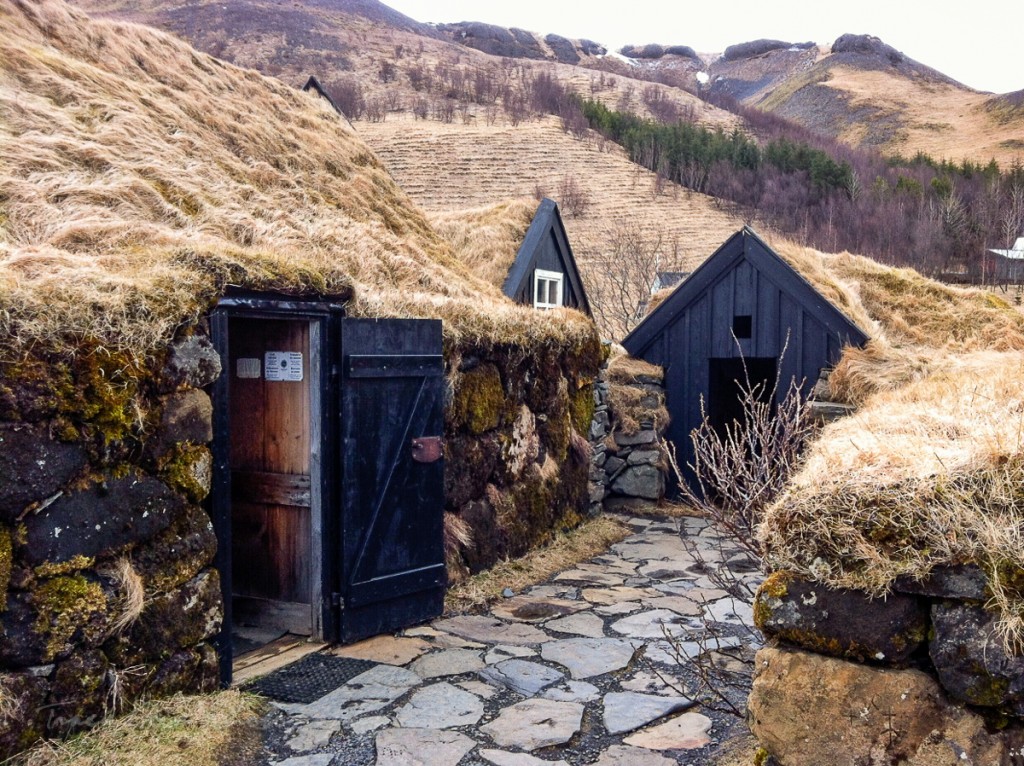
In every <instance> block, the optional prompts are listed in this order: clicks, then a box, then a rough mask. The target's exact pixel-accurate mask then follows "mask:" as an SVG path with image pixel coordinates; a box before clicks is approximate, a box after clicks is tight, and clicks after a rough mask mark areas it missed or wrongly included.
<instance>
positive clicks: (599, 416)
mask: <svg viewBox="0 0 1024 766" xmlns="http://www.w3.org/2000/svg"><path fill="white" fill-rule="evenodd" d="M613 387H616V388H618V389H619V391H620V392H623V389H632V390H631V391H625V392H623V393H625V394H626V395H625V396H619V397H616V396H614V392H613ZM616 401H620V402H621V401H628V402H630V405H631V406H630V409H631V412H630V413H629V416H628V417H624V413H617V412H616V410H615V403H616ZM594 402H595V407H594V418H593V421H592V422H591V424H590V431H589V437H590V446H591V452H592V455H591V468H590V510H591V513H596V512H597V511H599V510H600V509H601V508H602V507H604V506H605V505H606V504H608V505H610V506H616V507H628V505H629V504H631V503H634V502H647V501H653V502H657V501H659V500H661V499H662V498H664V497H665V486H666V481H667V480H668V475H669V463H668V459H667V456H666V454H665V446H664V443H663V441H662V438H661V437H662V435H663V434H664V430H665V427H666V426H667V425H668V422H667V420H665V418H664V416H663V414H662V413H663V412H664V405H665V388H664V378H663V377H662V376H661V375H659V374H656V373H655V371H654V369H653V368H652V371H651V374H640V375H637V376H636V377H635V378H633V379H631V380H628V381H623V380H621V379H620V380H616V381H615V382H612V381H610V380H609V372H608V367H607V365H606V366H605V367H603V368H602V369H601V372H600V374H599V375H598V381H597V384H596V385H595V387H594ZM633 424H635V425H633Z"/></svg>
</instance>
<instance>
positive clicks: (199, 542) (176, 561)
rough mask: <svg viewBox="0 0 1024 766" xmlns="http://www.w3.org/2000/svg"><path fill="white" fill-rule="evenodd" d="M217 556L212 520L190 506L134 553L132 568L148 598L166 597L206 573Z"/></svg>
mask: <svg viewBox="0 0 1024 766" xmlns="http://www.w3.org/2000/svg"><path fill="white" fill-rule="evenodd" d="M216 552H217V536H216V535H215V534H214V531H213V524H212V523H211V522H210V517H209V516H207V515H206V511H204V510H203V509H202V508H200V507H199V506H197V505H190V506H188V507H186V509H185V512H184V513H182V514H181V515H180V516H178V518H177V519H175V521H174V523H173V524H171V526H169V527H168V528H167V529H165V530H164V531H163V532H161V533H160V534H158V535H157V536H156V537H154V538H153V539H152V540H150V541H149V542H147V543H146V544H144V545H141V546H139V547H137V548H136V549H135V550H134V551H132V566H133V567H134V568H135V571H136V572H137V573H138V574H139V576H140V577H142V582H143V585H144V586H145V588H146V592H147V593H148V594H155V593H167V592H169V591H172V590H174V589H175V588H178V587H180V586H181V585H183V584H184V583H186V582H188V581H189V580H191V579H192V578H193V577H195V576H196V575H197V574H199V573H200V572H201V571H202V570H203V569H205V568H206V567H207V566H208V565H209V564H210V562H212V561H213V556H214V554H215V553H216Z"/></svg>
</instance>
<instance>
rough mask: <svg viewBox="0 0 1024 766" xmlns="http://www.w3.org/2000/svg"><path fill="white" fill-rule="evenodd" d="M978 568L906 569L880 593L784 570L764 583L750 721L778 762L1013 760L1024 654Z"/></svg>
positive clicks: (936, 765)
mask: <svg viewBox="0 0 1024 766" xmlns="http://www.w3.org/2000/svg"><path fill="white" fill-rule="evenodd" d="M991 595H992V594H991V592H990V589H989V584H988V578H987V577H986V575H985V573H984V572H983V571H982V570H981V569H980V568H979V567H976V566H974V565H962V566H954V567H941V568H936V569H935V570H933V572H932V573H931V575H930V576H929V577H928V578H927V579H926V580H923V581H916V580H912V579H910V578H903V579H899V580H897V581H896V583H895V584H894V587H893V592H892V593H891V594H889V595H888V596H887V597H885V598H876V599H872V598H869V597H868V596H867V594H865V593H862V592H859V591H855V590H841V589H831V588H826V587H825V586H822V585H820V584H818V583H815V582H810V581H808V580H804V579H801V578H799V577H796V576H794V575H791V574H789V573H787V572H776V573H774V574H773V575H771V576H770V577H769V578H768V579H767V580H766V581H765V583H764V585H763V586H762V587H761V589H760V591H759V593H758V596H757V600H756V603H755V607H754V617H755V622H756V624H757V626H758V627H759V628H760V629H761V630H762V631H763V632H764V633H765V635H766V636H767V637H769V638H770V639H773V642H774V644H775V645H774V646H772V647H769V648H766V649H763V650H762V651H761V652H759V653H758V656H757V670H756V675H755V679H754V685H753V690H752V692H751V696H750V702H749V712H750V723H751V728H752V730H753V731H754V734H755V735H756V736H757V737H758V739H759V740H760V742H761V744H762V746H763V747H764V749H765V751H766V753H768V754H770V755H771V757H772V758H773V759H774V760H772V761H770V762H771V763H775V764H777V766H797V765H799V764H807V763H826V762H827V763H834V764H837V766H843V765H845V764H848V765H849V766H854V764H862V763H880V764H882V763H885V764H887V763H896V762H899V763H901V764H907V766H926V765H927V766H952V765H953V764H963V763H975V764H1014V763H1019V762H1020V758H1021V754H1022V753H1024V750H1022V747H1024V726H1022V723H1021V719H1022V718H1024V658H1022V657H1021V656H1019V654H1017V653H1016V652H1014V651H1008V650H1007V647H1006V645H1005V643H1004V641H1003V638H1002V636H1001V635H1000V633H999V632H998V630H997V621H998V619H999V615H998V614H997V613H995V612H993V611H991V610H989V609H986V608H985V604H986V602H988V600H989V599H990V597H991Z"/></svg>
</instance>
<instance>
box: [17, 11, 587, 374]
mask: <svg viewBox="0 0 1024 766" xmlns="http://www.w3.org/2000/svg"><path fill="white" fill-rule="evenodd" d="M0 116H2V119H0V338H2V342H0V347H2V354H3V355H8V356H9V355H16V354H20V353H22V352H23V351H24V350H26V349H34V350H37V351H38V350H39V349H40V348H42V349H46V348H52V347H60V346H61V344H62V343H63V344H64V345H65V346H66V347H67V348H70V349H73V348H74V346H75V344H76V343H77V342H79V341H80V340H81V339H82V338H91V339H94V340H96V341H97V342H99V343H100V344H102V345H106V346H108V347H114V348H120V349H126V350H129V351H132V352H134V353H136V354H140V355H144V354H147V353H149V352H151V351H152V350H153V349H155V348H156V347H158V346H159V345H160V343H161V342H162V341H164V340H165V339H166V338H167V337H169V336H170V335H171V334H172V333H173V332H174V331H175V329H176V328H177V327H178V326H179V325H181V324H183V323H187V322H190V321H194V320H195V319H196V318H197V317H198V316H199V315H200V314H202V313H203V312H205V311H206V310H207V309H208V308H209V307H210V305H211V304H212V303H213V302H214V301H215V300H216V297H217V295H218V294H219V293H220V291H221V290H223V288H224V287H225V286H226V285H229V284H239V285H243V286H247V287H250V288H257V289H258V288H264V289H267V288H272V289H277V290H283V291H286V292H292V293H295V292H316V293H322V294H335V295H339V296H341V297H342V298H345V297H348V296H350V295H352V294H353V293H354V295H355V298H354V300H353V302H352V304H351V308H352V313H353V314H356V315H362V316H413V317H416V316H419V317H437V318H441V319H444V320H446V321H445V332H446V338H447V340H448V341H449V342H450V343H455V344H459V343H480V344H490V343H493V342H498V341H502V342H523V343H530V344H545V343H548V344H550V343H566V342H568V343H576V342H579V341H580V340H581V339H583V338H585V337H587V336H589V335H590V334H591V333H592V332H593V330H592V325H590V323H589V322H588V321H586V320H585V319H584V318H583V317H581V316H579V315H578V314H576V313H575V312H569V311H559V312H547V313H545V314H544V315H543V316H538V314H537V313H536V312H532V311H530V310H527V309H524V308H520V307H517V306H515V305H513V304H512V303H511V302H509V301H507V300H505V299H504V297H503V296H501V295H500V292H499V291H498V290H497V289H495V288H494V287H493V286H492V285H490V284H488V283H486V282H484V281H483V280H480V279H478V278H476V277H475V276H473V275H472V274H471V273H470V272H469V271H468V270H467V269H466V267H465V266H463V265H462V264H461V263H460V262H459V261H458V259H456V258H455V257H454V256H453V254H452V252H451V249H450V247H449V246H448V245H447V244H446V243H445V242H444V241H443V240H442V239H441V238H440V237H438V236H437V234H436V233H435V232H434V231H433V230H432V229H431V227H430V225H429V223H428V222H427V220H426V218H425V217H424V216H423V214H422V213H421V212H420V211H419V210H418V209H417V208H416V207H415V205H413V204H412V203H411V201H410V200H409V198H408V197H407V196H406V195H405V194H404V193H403V192H402V191H401V190H400V189H399V188H398V186H397V185H396V184H395V182H394V181H393V180H392V178H391V177H390V176H389V175H388V173H387V171H386V170H385V169H384V167H383V165H382V164H381V163H380V161H379V160H378V159H377V158H376V157H375V156H374V154H373V152H372V151H371V150H370V149H369V148H368V147H367V146H366V145H365V144H364V143H363V142H362V141H361V140H360V139H359V137H358V136H357V135H355V134H354V133H353V131H352V130H351V128H349V127H348V125H347V124H346V123H345V121H344V120H341V119H339V118H338V117H337V115H336V114H334V113H333V111H331V110H330V109H329V108H328V107H327V106H326V104H325V103H324V102H323V101H322V100H320V99H317V98H316V97H314V96H311V95H309V94H304V93H301V92H297V91H295V90H293V89H291V88H288V87H287V86H285V85H283V84H281V83H280V82H278V81H275V80H272V79H268V78H264V77H262V76H260V75H258V74H256V73H255V72H252V71H246V70H241V69H237V68H235V67H231V66H228V65H225V64H224V63H222V62H220V61H217V60H215V59H212V58H210V57H209V56H206V55H203V54H199V53H197V52H195V51H194V50H192V49H191V48H189V47H188V46H187V45H186V44H184V43H182V42H180V41H178V40H176V39H174V38H172V37H170V36H168V35H165V34H162V33H159V32H156V31H153V30H150V29H146V28H142V27H136V26H134V25H130V24H123V23H112V22H98V21H90V20H88V19H87V18H85V17H84V16H83V14H82V13H81V12H79V11H76V10H73V9H71V8H69V7H68V6H66V5H64V4H62V3H60V2H59V1H58V0H51V1H49V2H41V3H35V2H13V3H7V4H4V5H2V6H0Z"/></svg>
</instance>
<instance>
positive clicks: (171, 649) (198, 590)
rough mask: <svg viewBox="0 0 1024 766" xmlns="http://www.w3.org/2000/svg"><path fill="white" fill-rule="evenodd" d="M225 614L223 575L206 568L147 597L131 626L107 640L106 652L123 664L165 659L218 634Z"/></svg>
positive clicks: (114, 660)
mask: <svg viewBox="0 0 1024 766" xmlns="http://www.w3.org/2000/svg"><path fill="white" fill-rule="evenodd" d="M223 618H224V608H223V600H222V598H221V592H220V577H219V576H218V575H217V571H216V570H215V569H207V570H205V571H203V572H201V573H200V574H199V575H197V576H196V577H194V578H192V579H191V580H189V581H188V582H187V583H185V584H184V585H183V586H181V587H180V588H178V589H177V590H175V591H173V592H172V593H168V594H166V595H163V596H157V597H156V598H153V599H151V600H150V601H148V602H147V603H146V607H145V609H144V610H143V612H142V615H141V616H140V617H139V619H138V620H136V621H135V622H134V623H133V624H132V625H131V627H130V628H128V630H126V631H125V632H124V633H123V634H121V635H119V636H114V637H112V638H110V639H109V640H108V641H107V642H106V644H104V647H103V648H104V652H105V653H106V655H107V657H109V658H110V660H111V661H112V662H113V663H114V664H116V665H119V666H121V667H127V666H130V665H138V664H140V663H144V662H151V661H156V660H165V659H167V658H169V657H170V656H171V655H173V654H174V653H175V652H177V651H178V650H179V649H191V648H193V647H196V646H198V645H199V644H200V643H202V642H204V641H206V640H207V639H209V638H211V637H213V636H215V635H216V634H217V633H218V632H219V631H220V626H221V622H222V620H223Z"/></svg>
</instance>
